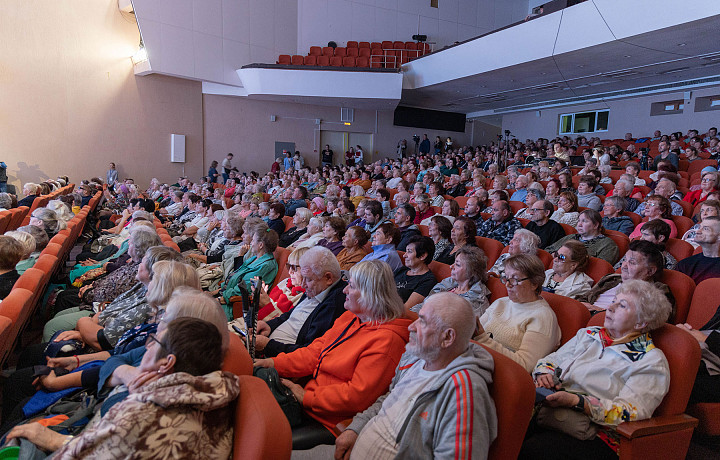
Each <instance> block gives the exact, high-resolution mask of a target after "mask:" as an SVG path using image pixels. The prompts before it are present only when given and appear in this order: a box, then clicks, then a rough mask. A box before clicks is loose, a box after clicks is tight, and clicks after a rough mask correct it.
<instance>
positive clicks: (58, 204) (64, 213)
mask: <svg viewBox="0 0 720 460" xmlns="http://www.w3.org/2000/svg"><path fill="white" fill-rule="evenodd" d="M45 207H46V208H48V209H51V210H53V211H55V214H56V215H57V216H58V218H60V219H62V220H64V221H65V222H70V220H71V219H72V218H73V217H75V214H74V213H73V212H72V210H71V209H70V208H69V207H68V205H66V204H65V203H63V202H62V201H60V200H50V201H48V204H47V206H45Z"/></svg>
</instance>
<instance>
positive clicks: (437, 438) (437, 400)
mask: <svg viewBox="0 0 720 460" xmlns="http://www.w3.org/2000/svg"><path fill="white" fill-rule="evenodd" d="M417 361H419V358H418V357H417V356H415V355H413V354H411V353H410V352H405V354H404V355H403V356H402V358H401V359H400V363H399V364H398V367H397V369H396V371H395V377H393V380H392V383H391V384H390V390H389V391H388V393H386V394H385V395H383V396H380V397H379V398H378V399H377V401H375V403H374V404H373V405H372V406H370V407H369V408H368V409H367V410H365V411H364V412H361V413H359V414H358V415H356V416H355V418H354V419H353V421H352V423H351V424H350V426H348V429H349V430H353V431H355V432H356V433H360V432H361V431H362V429H363V427H364V426H365V425H366V424H367V423H368V422H369V421H370V419H372V418H373V417H374V416H375V415H377V413H378V412H379V411H380V408H381V406H382V404H383V401H384V400H385V398H386V397H387V395H388V394H389V393H390V392H392V391H393V388H395V385H396V384H397V383H398V382H399V381H400V380H401V379H402V378H403V375H404V373H405V371H406V370H407V369H409V368H410V367H412V365H413V364H414V363H415V362H417ZM493 369H494V362H493V359H492V356H491V355H490V353H488V352H487V351H486V350H485V349H484V348H483V347H482V346H480V345H477V344H475V343H470V346H469V347H468V349H467V350H466V351H465V352H464V353H463V354H461V355H460V356H458V357H457V358H455V359H454V360H453V361H452V362H451V363H450V364H448V365H447V367H446V368H445V372H444V374H443V378H441V379H438V380H436V382H437V383H436V385H435V386H434V387H431V388H427V389H426V391H425V393H423V394H421V395H420V396H419V397H418V398H417V399H416V401H415V405H414V406H413V407H412V409H411V410H410V413H409V415H408V417H407V418H406V419H405V422H404V423H403V425H402V428H401V429H400V432H399V433H398V436H397V438H396V440H395V441H396V443H397V449H398V454H397V458H412V459H418V458H436V459H443V458H462V459H466V458H468V459H469V458H474V459H485V458H487V456H488V449H489V448H490V444H491V443H492V442H493V440H494V439H495V437H496V436H497V416H496V414H495V403H494V401H493V400H492V398H491V397H490V393H489V390H488V386H489V385H490V384H491V383H492V372H493ZM456 446H461V447H460V450H459V451H458V452H456Z"/></svg>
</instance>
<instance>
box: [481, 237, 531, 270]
mask: <svg viewBox="0 0 720 460" xmlns="http://www.w3.org/2000/svg"><path fill="white" fill-rule="evenodd" d="M539 246H540V237H539V236H537V235H536V234H534V233H533V232H531V231H530V230H525V229H524V228H521V229H518V230H515V234H514V235H513V237H512V239H511V240H510V244H508V252H506V253H503V254H500V257H498V259H497V260H496V261H495V264H494V265H493V266H492V268H491V269H490V270H488V271H489V272H490V273H493V274H495V275H497V276H498V277H502V276H503V275H504V274H505V261H506V260H507V259H508V257H510V256H516V255H518V254H537V250H538V247H539Z"/></svg>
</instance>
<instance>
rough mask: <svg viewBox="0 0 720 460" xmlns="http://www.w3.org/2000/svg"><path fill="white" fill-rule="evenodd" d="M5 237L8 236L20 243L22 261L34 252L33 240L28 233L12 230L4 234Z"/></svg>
mask: <svg viewBox="0 0 720 460" xmlns="http://www.w3.org/2000/svg"><path fill="white" fill-rule="evenodd" d="M4 235H5V236H10V237H12V238H14V239H15V240H17V241H18V243H20V244H21V245H22V247H23V249H24V253H23V260H24V259H27V258H28V257H30V254H32V253H33V252H34V251H35V238H33V236H32V235H31V234H29V233H25V232H20V231H17V230H12V231H9V232H5V234H4Z"/></svg>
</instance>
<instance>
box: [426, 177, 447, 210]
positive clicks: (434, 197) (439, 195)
mask: <svg viewBox="0 0 720 460" xmlns="http://www.w3.org/2000/svg"><path fill="white" fill-rule="evenodd" d="M443 192H444V190H443V186H442V185H441V184H440V183H439V182H433V183H431V184H430V186H428V195H429V196H430V206H439V207H442V205H443V203H444V202H445V198H444V197H443Z"/></svg>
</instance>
